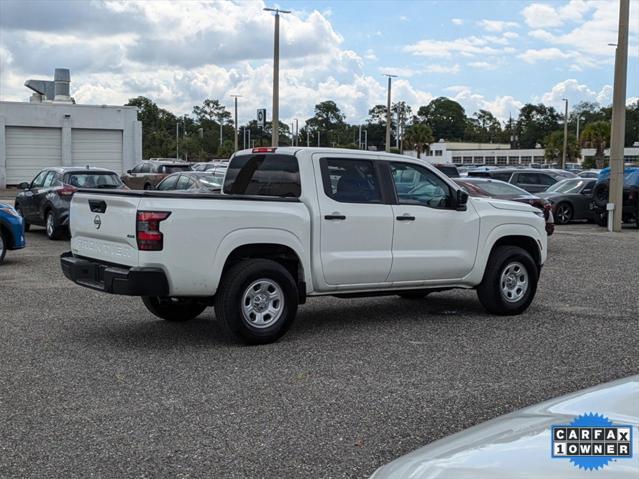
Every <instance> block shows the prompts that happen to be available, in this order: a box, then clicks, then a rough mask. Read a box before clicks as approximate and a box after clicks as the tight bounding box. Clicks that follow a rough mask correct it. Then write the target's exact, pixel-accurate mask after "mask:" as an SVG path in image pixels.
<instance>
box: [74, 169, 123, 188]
mask: <svg viewBox="0 0 639 479" xmlns="http://www.w3.org/2000/svg"><path fill="white" fill-rule="evenodd" d="M64 182H65V183H66V184H68V185H71V186H75V187H76V188H118V187H119V186H121V185H122V182H121V181H120V178H119V177H118V175H116V174H115V173H105V172H88V171H87V172H84V171H83V172H77V173H67V174H66V175H65V177H64Z"/></svg>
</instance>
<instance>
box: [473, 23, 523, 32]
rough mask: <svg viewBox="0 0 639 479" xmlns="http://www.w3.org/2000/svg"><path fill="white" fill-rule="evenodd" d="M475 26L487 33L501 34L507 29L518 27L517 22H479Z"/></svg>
mask: <svg viewBox="0 0 639 479" xmlns="http://www.w3.org/2000/svg"><path fill="white" fill-rule="evenodd" d="M477 25H479V26H480V27H481V28H483V29H484V30H486V31H489V32H502V31H504V30H507V29H509V28H517V27H519V24H518V23H517V22H506V21H502V20H480V21H478V22H477Z"/></svg>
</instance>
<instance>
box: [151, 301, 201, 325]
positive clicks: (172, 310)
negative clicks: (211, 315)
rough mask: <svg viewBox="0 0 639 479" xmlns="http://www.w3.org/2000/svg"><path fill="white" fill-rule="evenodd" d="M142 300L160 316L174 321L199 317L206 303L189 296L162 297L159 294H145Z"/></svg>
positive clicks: (152, 311)
mask: <svg viewBox="0 0 639 479" xmlns="http://www.w3.org/2000/svg"><path fill="white" fill-rule="evenodd" d="M142 302H143V303H144V306H146V309H148V310H149V311H150V312H151V313H153V314H155V315H156V316H157V317H158V318H162V319H166V320H167V321H172V322H183V321H189V320H191V319H195V318H197V317H198V316H199V315H200V314H201V313H202V311H204V310H205V309H206V305H204V304H201V303H198V302H196V301H195V300H193V299H189V298H161V297H158V296H143V297H142Z"/></svg>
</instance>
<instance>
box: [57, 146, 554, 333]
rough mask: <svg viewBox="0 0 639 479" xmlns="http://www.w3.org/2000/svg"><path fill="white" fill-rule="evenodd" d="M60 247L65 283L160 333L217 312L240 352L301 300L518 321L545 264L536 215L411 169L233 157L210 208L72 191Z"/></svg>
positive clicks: (416, 165)
mask: <svg viewBox="0 0 639 479" xmlns="http://www.w3.org/2000/svg"><path fill="white" fill-rule="evenodd" d="M71 234H72V240H71V251H70V252H68V253H65V254H63V255H62V258H61V264H62V269H63V271H64V274H65V275H66V276H67V278H69V279H70V280H72V281H74V282H75V283H77V284H80V285H82V286H86V287H89V288H93V289H97V290H100V291H105V292H108V293H115V294H126V295H134V296H141V297H142V300H143V301H144V304H145V305H146V307H147V308H148V309H149V310H150V311H151V312H152V313H154V314H155V315H157V316H159V317H161V318H164V319H166V320H169V321H186V320H189V319H192V318H195V317H196V316H198V315H199V314H200V313H201V312H202V311H203V310H204V309H205V308H206V307H207V306H212V305H214V306H215V312H216V316H217V317H218V318H220V319H221V320H222V321H223V322H224V323H225V324H227V325H228V327H229V329H230V330H231V332H232V333H233V334H234V335H235V336H236V337H238V338H240V339H241V340H243V341H245V342H247V343H267V342H271V341H274V340H276V339H278V338H279V337H280V336H282V335H283V334H284V333H285V332H286V330H287V329H288V328H289V327H290V326H291V324H292V322H293V320H294V319H295V315H296V312H297V307H298V304H301V303H304V301H305V299H306V297H308V296H322V295H332V296H339V297H352V296H366V295H379V294H397V295H399V296H401V297H404V298H421V297H424V296H426V295H427V294H428V293H429V292H432V291H442V290H446V289H451V288H475V289H476V290H477V293H478V296H479V300H480V301H481V303H482V304H483V305H484V307H485V308H486V309H487V310H488V311H489V312H491V313H494V314H505V315H509V314H519V313H521V312H522V311H524V310H525V309H526V308H527V307H528V306H529V305H530V303H531V302H532V300H533V297H534V296H535V291H536V289H537V281H538V278H539V273H540V270H541V267H542V265H543V263H544V261H545V259H546V232H545V223H544V218H543V214H542V213H541V212H540V211H539V210H537V209H535V208H533V207H531V206H529V205H526V204H522V203H514V202H510V201H503V200H496V199H491V198H468V195H467V194H466V193H465V192H464V191H462V190H461V189H459V187H458V186H457V185H456V184H455V183H453V182H452V181H451V180H449V179H448V178H447V177H446V176H445V175H444V174H442V173H441V172H439V171H437V170H436V169H434V168H433V167H431V166H429V165H427V164H425V163H422V162H420V161H419V160H416V159H414V158H409V157H404V156H398V155H391V154H384V153H371V152H364V151H357V150H340V149H328V148H294V147H286V148H255V149H253V150H245V151H240V152H238V153H237V154H236V155H235V156H234V157H233V158H232V159H231V161H230V164H229V167H228V172H227V174H226V177H225V181H224V188H223V194H221V195H207V194H193V193H188V192H186V193H178V192H160V191H103V190H100V191H97V190H85V191H80V192H78V193H76V195H75V196H74V197H73V201H72V204H71Z"/></svg>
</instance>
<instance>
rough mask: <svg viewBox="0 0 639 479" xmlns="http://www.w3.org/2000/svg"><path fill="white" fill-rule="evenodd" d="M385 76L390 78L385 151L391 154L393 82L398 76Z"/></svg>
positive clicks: (387, 74) (385, 74)
mask: <svg viewBox="0 0 639 479" xmlns="http://www.w3.org/2000/svg"><path fill="white" fill-rule="evenodd" d="M384 76H387V77H388V95H387V98H386V144H385V145H384V149H385V150H386V151H387V152H389V151H390V137H391V118H392V114H391V80H392V79H393V78H395V77H397V75H391V74H389V73H384Z"/></svg>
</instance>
